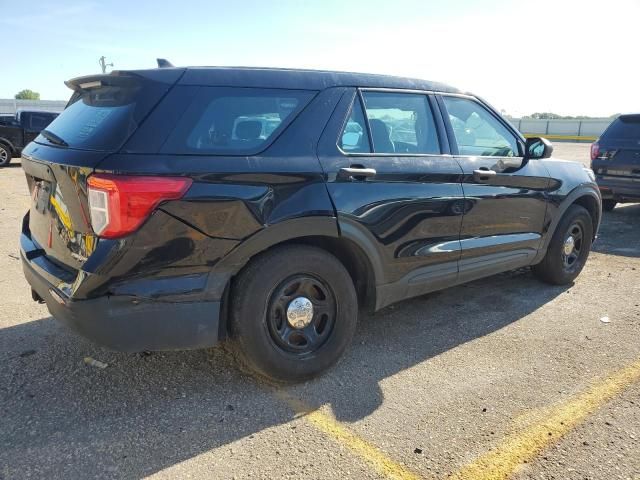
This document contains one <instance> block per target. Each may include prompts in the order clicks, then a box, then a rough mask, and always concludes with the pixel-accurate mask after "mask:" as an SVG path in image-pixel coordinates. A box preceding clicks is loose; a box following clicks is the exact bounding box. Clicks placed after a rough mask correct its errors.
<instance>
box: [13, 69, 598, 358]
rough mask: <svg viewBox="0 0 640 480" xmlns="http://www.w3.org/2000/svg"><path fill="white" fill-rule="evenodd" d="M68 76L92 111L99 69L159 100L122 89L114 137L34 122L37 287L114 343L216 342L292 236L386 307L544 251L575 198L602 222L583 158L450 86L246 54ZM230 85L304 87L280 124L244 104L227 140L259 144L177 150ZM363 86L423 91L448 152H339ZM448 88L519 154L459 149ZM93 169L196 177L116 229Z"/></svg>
mask: <svg viewBox="0 0 640 480" xmlns="http://www.w3.org/2000/svg"><path fill="white" fill-rule="evenodd" d="M116 77H117V79H116V80H114V78H116ZM129 77H131V78H133V79H134V80H131V79H130V78H129ZM96 82H97V83H96ZM123 82H124V83H123ZM131 82H133V85H134V87H131ZM136 82H137V83H136ZM68 84H69V85H70V86H71V87H72V88H74V89H75V90H76V93H74V96H76V97H77V98H76V99H75V101H76V102H77V101H82V102H86V105H85V107H87V108H88V109H89V111H88V112H86V113H84V114H86V115H87V116H91V115H92V114H93V113H92V112H93V111H91V110H90V107H92V105H93V102H94V101H97V100H96V99H98V100H103V98H102V97H101V98H98V97H96V96H95V95H94V94H93V93H91V92H90V93H87V91H86V89H87V88H96V87H95V85H96V84H97V85H99V87H98V88H104V87H105V86H108V87H109V88H115V89H116V90H117V89H118V88H134V92H133V93H132V95H134V96H135V95H138V94H140V93H139V92H140V91H146V90H145V89H146V88H148V89H150V90H149V92H147V93H146V95H148V96H149V98H151V100H148V102H147V103H144V102H140V104H144V108H142V107H140V105H138V107H139V109H138V110H136V111H133V112H132V111H131V109H130V108H129V107H128V106H127V105H128V104H126V103H125V104H122V105H121V104H119V103H118V104H115V107H122V109H121V110H117V113H116V114H117V115H125V114H127V115H130V116H129V117H128V118H130V119H133V122H134V127H135V128H130V129H129V130H127V131H121V132H119V133H118V135H112V136H111V137H110V138H112V139H113V141H112V142H111V143H110V144H105V143H104V142H105V139H104V138H100V142H101V143H96V142H97V140H96V141H93V140H91V139H89V140H87V138H85V137H87V136H85V137H77V138H76V137H75V135H76V133H74V132H73V131H72V129H67V128H68V127H67V126H66V125H64V122H65V119H64V118H62V120H60V121H59V123H58V126H56V124H55V123H54V124H52V130H53V131H54V132H56V131H58V133H60V136H63V135H62V132H63V131H68V132H69V135H71V136H72V137H73V138H72V141H71V142H70V146H67V147H63V146H60V145H53V144H51V142H49V141H48V140H47V139H46V138H43V137H38V138H37V139H36V141H35V142H32V143H31V144H30V145H29V146H28V147H27V148H26V149H25V150H24V152H23V157H22V162H23V168H24V170H25V173H26V176H27V181H28V184H29V189H30V192H31V194H32V206H31V210H30V212H29V213H28V214H27V215H26V216H25V220H24V224H23V231H22V236H21V252H22V259H23V264H24V270H25V275H26V277H27V279H28V281H29V283H30V284H31V286H32V288H33V290H34V292H35V296H36V298H41V299H43V300H45V301H46V303H47V305H48V307H49V309H50V310H51V312H52V313H53V315H54V316H55V317H56V318H59V319H60V320H61V321H63V322H65V323H66V324H68V325H70V326H71V327H73V328H75V329H76V330H78V331H79V332H80V333H82V334H83V335H85V336H87V337H90V338H93V339H94V340H96V341H97V342H99V343H102V344H105V345H108V346H110V347H112V348H115V349H120V350H126V351H136V350H153V349H172V348H196V347H202V346H207V345H212V344H213V343H215V342H216V341H217V339H218V338H221V337H223V336H224V335H225V328H226V310H227V309H228V308H229V305H228V304H227V302H228V293H229V290H230V288H231V287H232V281H233V278H234V276H235V275H236V274H238V272H240V271H241V269H242V268H243V267H244V266H245V265H246V264H247V263H248V262H249V261H250V260H251V259H253V258H255V257H256V255H259V254H260V253H261V252H264V251H266V250H268V249H270V248H271V247H274V246H276V245H281V244H283V243H284V244H286V243H292V242H297V243H308V244H312V245H316V246H322V247H323V248H325V249H327V250H329V251H330V252H331V253H333V254H334V255H335V256H336V257H338V258H339V259H340V260H341V261H342V262H343V263H344V264H345V266H346V267H347V269H348V270H349V272H350V273H351V274H352V276H353V280H354V283H355V284H356V289H357V291H358V293H359V294H360V295H361V296H362V297H363V298H361V300H362V301H361V303H362V305H363V306H366V307H368V308H370V309H372V310H377V309H380V308H382V307H384V306H385V305H388V304H390V303H393V302H396V301H398V300H401V299H404V298H407V297H411V296H415V295H420V294H423V293H426V292H429V291H433V290H437V289H440V288H444V287H447V286H450V285H455V284H458V283H462V282H465V281H468V280H471V279H474V278H479V277H482V276H486V275H488V274H491V273H497V272H500V271H504V270H508V269H511V268H517V267H521V266H525V265H531V264H533V263H536V262H538V261H540V260H541V258H542V256H543V255H544V249H545V245H546V244H547V243H548V241H549V238H550V236H551V235H552V234H553V231H554V228H555V225H557V222H558V219H559V218H560V216H561V215H562V212H563V211H564V210H565V209H566V208H568V206H569V205H570V204H571V203H573V202H576V201H582V202H585V205H591V207H592V210H591V211H592V212H593V216H594V226H595V227H596V229H597V225H598V222H599V218H600V203H599V194H598V191H597V188H596V187H595V184H594V183H593V182H591V180H590V179H589V176H588V173H587V172H586V171H585V170H584V168H583V167H582V166H581V165H578V164H573V163H569V162H556V161H548V160H525V159H524V158H523V155H522V152H523V151H524V145H525V142H524V138H523V137H522V136H521V135H520V134H519V133H518V132H517V131H515V130H514V129H513V128H512V127H511V126H510V125H509V124H508V123H506V122H505V121H504V120H502V119H501V117H500V116H499V115H498V114H497V113H495V111H494V110H493V109H491V108H490V107H489V106H488V105H487V104H486V103H484V102H483V101H481V100H478V99H476V97H473V96H470V95H463V94H461V93H460V92H459V91H458V90H456V89H453V88H451V87H447V86H443V85H441V84H437V83H430V82H425V81H421V80H410V79H398V78H394V77H386V76H376V75H360V74H351V73H339V72H314V71H303V70H279V69H249V68H193V69H192V68H189V69H176V68H168V69H157V70H150V71H133V72H119V73H116V74H113V75H107V76H91V77H82V78H80V79H75V80H72V81H70V82H68ZM82 85H85V87H83V86H82ZM87 85H90V87H87ZM122 85H126V87H122ZM139 85H142V87H139ZM230 87H233V88H243V89H286V91H296V92H300V93H299V95H298V94H297V93H296V98H299V99H301V100H300V101H299V102H298V106H297V107H295V108H294V106H293V104H291V105H289V104H288V103H286V102H285V103H283V102H280V103H279V104H278V105H279V108H280V107H282V108H283V109H284V110H285V111H286V114H285V115H288V117H285V120H282V121H281V123H280V125H279V126H278V127H276V129H275V130H274V132H273V134H269V135H271V136H269V135H265V134H264V129H265V128H266V127H265V125H267V123H268V122H269V118H266V119H258V120H256V119H255V118H253V117H251V116H247V115H244V116H242V115H241V116H239V117H237V118H236V121H235V122H234V124H233V126H230V125H228V126H227V128H228V129H230V130H228V138H227V141H228V142H231V143H233V142H236V143H237V144H239V145H243V142H245V143H246V144H247V149H246V150H242V149H239V150H238V152H245V151H246V152H248V151H252V152H253V153H250V154H249V153H237V152H230V153H215V154H212V153H203V154H192V153H191V154H185V153H180V152H179V151H178V147H176V146H172V145H171V142H170V141H168V139H170V137H171V136H172V135H174V131H175V130H176V129H178V128H182V127H180V125H181V122H183V123H184V121H185V120H184V119H185V118H186V117H188V115H189V111H190V108H191V107H190V102H193V101H194V99H196V98H199V97H198V96H199V95H202V92H203V90H202V89H209V88H211V89H213V88H215V89H220V88H225V89H227V88H230ZM283 91H285V90H283ZM216 92H219V90H216V91H215V92H214V93H215V94H216V95H218V93H216ZM224 92H226V90H224V91H223V93H224ZM363 92H365V93H366V92H373V93H375V92H378V93H384V92H393V93H394V94H396V93H397V94H399V93H406V94H411V95H414V96H417V97H419V99H420V105H421V108H422V105H424V108H425V111H427V112H430V114H431V115H432V120H433V129H434V132H433V133H434V135H435V136H434V139H435V140H434V141H436V142H437V143H435V144H434V145H437V151H433V152H432V153H428V154H417V153H415V152H408V151H396V153H393V154H383V153H371V152H369V153H345V152H344V151H343V150H342V149H341V148H340V146H339V145H338V143H339V139H340V138H341V135H342V132H343V128H344V127H345V125H346V122H347V117H348V116H349V115H350V112H351V111H352V108H353V105H355V104H356V103H354V102H360V101H361V100H360V98H361V96H362V95H363ZM225 94H226V93H225ZM244 94H246V91H245V92H244ZM83 95H84V97H83ZM92 95H94V96H92ZM87 96H88V97H87ZM443 96H461V97H465V98H469V99H473V100H474V101H477V102H478V103H479V104H480V105H482V108H485V109H486V110H487V112H488V114H489V115H491V116H495V118H496V121H497V122H500V123H501V124H503V125H504V127H503V128H505V129H506V130H508V132H510V135H512V136H513V138H514V142H516V143H517V145H518V147H517V149H518V152H520V154H521V155H520V156H519V157H504V158H502V157H496V156H493V157H483V156H470V155H464V154H461V152H459V151H458V147H457V144H456V142H455V132H454V129H453V128H452V126H451V125H450V120H449V118H448V114H447V110H446V108H445V106H444V102H443V98H442V97H443ZM78 98H83V100H78ZM118 98H120V97H118ZM136 98H137V97H136ZM414 98H415V97H414ZM73 101H74V99H73V98H72V102H73ZM107 101H108V99H107ZM72 102H70V103H72ZM81 107H82V106H81V105H80V106H78V107H77V108H78V109H80V108H81ZM138 107H136V108H138ZM68 108H74V107H73V104H72V105H71V107H68ZM127 108H128V109H129V110H127ZM122 112H125V113H122ZM62 117H64V114H63V116H62ZM216 121H220V120H216ZM414 121H417V120H415V118H414V119H411V122H414ZM242 122H245V125H243V126H242V128H240V127H238V125H237V124H238V123H242ZM260 123H261V125H260ZM105 125H106V124H105ZM406 125H409V126H410V127H411V126H413V124H412V123H406ZM63 127H64V128H63ZM113 128H115V129H117V128H120V127H118V126H114V127H113ZM250 128H254V129H255V128H258V129H260V128H262V129H263V133H261V134H260V135H261V137H260V138H262V137H264V136H266V138H265V139H264V141H262V142H261V143H259V145H258V144H257V140H256V139H255V138H254V139H253V140H252V141H248V140H246V139H245V138H244V136H243V135H244V131H248V130H249V129H250ZM415 128H416V129H417V128H418V127H415ZM56 129H58V130H56ZM65 129H67V130H65ZM240 130H243V132H241V133H236V131H238V132H240ZM400 130H401V129H396V131H395V132H394V135H396V137H394V138H395V139H396V140H395V142H396V143H395V145H397V146H398V147H397V148H399V149H400V150H402V149H404V150H406V149H407V147H402V148H401V147H400V145H405V140H406V135H407V133H406V132H404V131H400ZM367 132H368V134H369V135H371V133H370V132H369V131H368V129H367ZM214 133H215V132H214ZM125 134H126V135H125ZM362 134H363V132H360V133H358V135H360V136H361V135H362ZM207 135H208V137H207ZM207 135H205V136H204V140H201V139H200V138H199V139H198V140H197V141H198V142H206V141H208V140H211V138H213V140H211V141H212V142H215V141H217V140H216V139H217V137H215V136H213V137H212V135H213V134H212V133H211V131H209V133H208V134H207ZM107 136H108V135H107ZM236 136H237V138H236ZM398 136H399V137H398ZM398 138H400V140H398ZM371 139H373V138H371ZM92 142H93V143H92ZM252 142H253V143H252ZM198 144H199V145H200V143H198ZM214 145H215V143H214ZM394 148H396V147H395V146H394ZM432 148H435V147H433V146H432ZM251 149H253V150H251ZM362 167H366V168H369V169H375V172H374V173H375V176H371V177H361V176H358V175H357V174H355V175H348V174H347V175H345V171H346V172H349V170H345V168H346V169H349V168H356V170H357V169H359V168H362ZM479 169H493V170H494V173H495V176H493V177H491V178H490V179H483V177H482V176H478V175H477V174H476V173H475V171H476V170H479ZM92 174H94V175H95V174H109V175H127V176H132V175H133V176H148V175H153V176H158V177H163V176H167V177H188V178H189V179H190V181H191V182H192V183H191V186H190V187H189V189H188V191H187V192H186V193H185V194H184V195H183V196H182V197H181V198H179V199H176V200H170V201H165V202H163V203H161V204H160V205H158V206H157V207H156V208H155V210H154V211H153V213H152V214H151V215H150V216H149V217H148V218H147V219H146V221H145V222H144V223H143V224H142V225H141V226H140V227H139V228H138V229H137V230H136V231H135V232H133V233H131V234H129V235H126V236H124V237H122V238H117V239H109V238H103V237H101V236H100V235H96V234H95V233H94V229H93V228H92V224H91V218H90V215H89V210H90V205H89V202H88V199H87V198H88V187H87V178H89V176H90V175H92ZM541 255H542V256H541ZM90 312H91V313H90Z"/></svg>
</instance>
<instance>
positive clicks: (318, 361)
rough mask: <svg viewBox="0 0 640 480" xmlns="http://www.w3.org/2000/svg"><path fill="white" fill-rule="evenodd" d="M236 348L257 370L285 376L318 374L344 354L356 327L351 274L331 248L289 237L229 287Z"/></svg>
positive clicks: (245, 362)
mask: <svg viewBox="0 0 640 480" xmlns="http://www.w3.org/2000/svg"><path fill="white" fill-rule="evenodd" d="M230 301H231V308H230V315H231V318H230V325H229V327H230V333H231V339H232V343H231V346H232V349H233V351H234V353H235V354H236V358H237V359H238V360H239V361H240V363H241V364H242V365H243V366H245V367H248V369H249V370H251V371H252V372H254V373H257V374H259V375H261V376H264V377H267V378H269V379H271V380H276V381H281V382H298V381H302V380H307V379H309V378H312V377H314V376H317V375H319V374H321V373H323V372H324V371H326V370H327V369H328V368H330V367H331V366H332V365H334V364H335V363H336V362H337V361H338V360H339V359H340V357H341V356H342V354H343V353H344V351H345V350H346V348H347V346H348V345H349V343H350V342H351V339H352V337H353V334H354V332H355V328H356V322H357V316H358V302H357V297H356V292H355V288H354V286H353V281H352V280H351V277H350V275H349V273H348V272H347V270H346V269H345V268H344V266H343V265H342V263H340V261H338V259H337V258H335V257H334V256H333V255H331V254H330V253H328V252H326V251H324V250H321V249H319V248H315V247H309V246H305V245H288V246H282V247H278V248H275V249H274V250H271V251H269V252H266V253H263V254H261V255H260V256H258V257H257V258H256V259H254V260H253V261H251V263H250V264H249V265H248V266H247V267H246V268H245V269H244V270H243V271H242V272H241V273H240V275H239V276H238V277H237V279H236V280H235V281H234V285H233V287H232V291H231V299H230Z"/></svg>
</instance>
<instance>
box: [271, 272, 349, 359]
mask: <svg viewBox="0 0 640 480" xmlns="http://www.w3.org/2000/svg"><path fill="white" fill-rule="evenodd" d="M300 298H303V299H307V300H309V302H310V304H311V305H312V306H313V314H312V316H311V319H310V321H309V323H308V324H307V325H305V326H303V327H299V328H296V327H294V326H293V325H292V324H291V323H290V321H289V319H288V317H287V312H288V309H289V307H290V306H291V305H292V302H293V301H294V300H296V299H300ZM336 307H337V305H336V299H335V295H334V293H333V291H332V289H331V287H329V285H327V283H326V282H324V281H322V280H320V279H319V278H316V277H314V276H312V275H308V274H302V275H295V276H293V277H289V278H287V279H286V280H284V281H282V282H281V283H280V284H279V285H278V286H277V287H276V288H275V289H274V290H273V293H272V294H271V297H270V299H269V306H268V309H267V318H266V321H267V327H268V330H269V334H270V336H271V338H272V340H273V341H274V343H275V344H276V346H277V347H278V348H280V349H281V350H283V351H285V352H287V353H291V354H296V355H308V354H310V353H313V352H315V351H316V350H318V349H319V348H320V347H321V346H322V345H324V344H325V343H326V341H327V340H328V339H329V337H330V336H331V332H332V331H333V327H334V325H335V321H336V314H337V308H336Z"/></svg>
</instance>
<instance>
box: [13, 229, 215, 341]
mask: <svg viewBox="0 0 640 480" xmlns="http://www.w3.org/2000/svg"><path fill="white" fill-rule="evenodd" d="M22 236H23V238H21V244H22V245H21V247H22V248H21V258H22V267H23V270H24V275H25V277H26V279H27V281H28V282H29V284H30V285H31V288H32V289H33V291H34V292H35V293H36V294H37V296H38V297H40V298H41V299H42V300H44V302H45V303H46V304H47V307H48V309H49V312H50V313H51V315H52V316H53V317H54V318H56V320H58V321H59V322H61V323H63V324H65V325H67V326H68V327H70V328H72V329H73V330H75V331H76V332H78V333H79V334H81V335H82V336H84V337H86V338H88V339H90V340H92V341H94V342H96V343H98V344H100V345H103V346H105V347H108V348H111V349H113V350H118V351H123V352H139V351H144V350H182V349H191V348H206V347H210V346H212V345H214V344H215V343H216V342H217V341H218V338H219V330H220V329H219V327H220V306H221V303H220V302H219V301H183V302H181V301H179V300H176V299H175V296H174V297H173V301H163V300H159V299H146V298H140V297H136V296H132V295H108V296H107V295H105V296H102V297H97V298H91V299H82V300H79V299H73V298H70V297H69V296H68V295H67V294H66V293H65V291H66V288H64V287H62V288H59V287H61V286H62V285H66V284H67V283H66V279H64V278H60V277H59V275H58V273H57V270H59V267H57V266H56V265H55V264H53V263H52V262H50V261H49V260H47V258H46V257H45V256H44V255H38V256H34V255H33V253H30V252H29V245H33V243H32V242H31V239H30V238H28V236H26V235H25V234H24V233H23V234H22ZM33 248H34V249H35V248H36V246H35V245H33ZM58 280H59V281H58Z"/></svg>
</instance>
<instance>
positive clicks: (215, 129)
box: [161, 87, 315, 155]
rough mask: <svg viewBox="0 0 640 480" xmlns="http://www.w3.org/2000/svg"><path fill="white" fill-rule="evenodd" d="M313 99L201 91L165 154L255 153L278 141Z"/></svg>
mask: <svg viewBox="0 0 640 480" xmlns="http://www.w3.org/2000/svg"><path fill="white" fill-rule="evenodd" d="M178 90H179V89H178V88H177V89H176V90H174V92H173V93H175V94H177V91H178ZM314 95H315V92H310V91H306V90H284V89H277V88H272V89H265V88H239V87H200V89H199V91H198V92H197V93H196V95H195V96H194V98H193V100H192V101H191V103H190V105H189V107H188V108H187V110H186V111H185V113H184V114H183V115H182V117H181V118H180V120H179V121H178V123H177V125H176V126H175V128H174V130H173V132H172V133H171V135H170V136H169V138H168V139H167V141H166V143H165V144H164V146H163V147H162V149H161V152H162V153H171V154H203V155H210V154H228V155H247V154H254V153H257V152H259V151H261V150H263V149H264V148H266V146H267V145H268V144H269V143H270V142H271V141H272V140H273V139H275V137H277V136H278V135H279V133H280V132H281V131H282V130H283V129H284V128H285V127H286V126H287V125H288V124H289V123H290V122H291V120H293V118H295V116H296V115H297V114H298V113H299V112H300V111H301V110H302V109H303V108H304V107H305V105H307V104H308V103H309V101H310V100H311V98H312V97H313V96H314Z"/></svg>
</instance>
